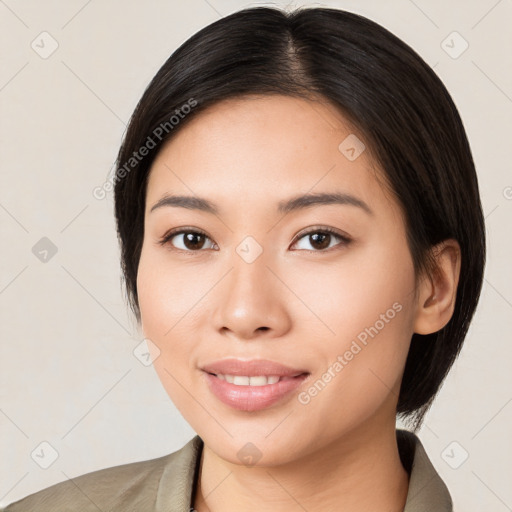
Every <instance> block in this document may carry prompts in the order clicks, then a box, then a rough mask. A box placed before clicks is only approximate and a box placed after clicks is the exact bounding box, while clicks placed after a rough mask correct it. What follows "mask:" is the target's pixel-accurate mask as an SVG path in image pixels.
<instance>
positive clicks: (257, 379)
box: [208, 372, 309, 386]
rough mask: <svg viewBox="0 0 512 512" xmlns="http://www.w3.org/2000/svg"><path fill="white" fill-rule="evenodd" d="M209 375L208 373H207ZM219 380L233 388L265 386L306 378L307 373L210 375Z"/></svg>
mask: <svg viewBox="0 0 512 512" xmlns="http://www.w3.org/2000/svg"><path fill="white" fill-rule="evenodd" d="M208 373H209V372H208ZM210 375H213V376H214V377H217V378H218V379H220V380H224V381H226V382H229V384H234V385H235V386H267V385H268V384H277V383H278V382H282V381H286V380H292V379H295V378H296V377H301V376H307V375H309V374H308V372H301V373H298V374H296V375H291V376H288V375H232V374H228V373H226V374H222V373H210Z"/></svg>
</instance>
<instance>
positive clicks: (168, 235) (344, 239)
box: [158, 227, 352, 253]
mask: <svg viewBox="0 0 512 512" xmlns="http://www.w3.org/2000/svg"><path fill="white" fill-rule="evenodd" d="M184 233H193V234H195V235H203V236H205V237H206V238H208V239H210V237H209V236H208V235H207V234H206V233H205V232H204V231H201V230H200V229H197V228H193V229H192V228H177V229H175V230H171V231H169V232H167V233H166V234H165V235H164V236H163V237H162V238H161V239H159V240H158V244H159V245H162V246H166V245H170V246H171V247H172V249H171V250H175V251H180V252H188V253H194V252H201V251H203V250H204V249H198V250H197V251H193V250H185V249H178V248H177V247H173V246H172V244H170V243H169V242H170V241H171V240H172V239H173V238H174V237H175V236H176V235H182V234H184ZM317 233H322V234H329V235H332V236H334V237H336V238H338V239H340V240H341V242H340V243H339V244H337V245H335V246H334V247H329V248H328V249H320V250H311V249H299V250H302V251H308V252H329V251H331V250H333V249H336V248H337V247H339V246H347V245H349V244H350V242H352V239H351V238H349V237H348V236H346V235H343V234H341V233H340V232H338V231H336V230H334V229H332V228H329V227H315V228H313V229H311V230H309V231H306V232H304V233H300V234H299V235H298V236H297V237H296V239H295V240H294V242H293V244H292V245H295V244H296V243H297V242H298V241H299V240H301V239H302V238H305V237H306V236H308V235H311V234H317ZM210 240H211V239H210Z"/></svg>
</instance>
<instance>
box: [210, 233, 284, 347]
mask: <svg viewBox="0 0 512 512" xmlns="http://www.w3.org/2000/svg"><path fill="white" fill-rule="evenodd" d="M270 260H271V254H270V253H268V254H267V252H266V251H264V250H263V247H262V246H261V245H260V244H258V243H257V242H256V241H255V240H254V239H252V237H246V238H245V239H244V240H243V241H242V242H241V243H240V244H239V245H238V246H237V247H236V248H235V251H234V252H233V253H232V256H231V258H230V260H229V264H230V267H231V268H232V270H231V272H229V275H228V276H226V277H227V279H226V283H225V285H224V287H223V294H222V297H221V298H220V300H219V301H218V304H217V314H216V323H217V327H218V328H220V329H228V330H230V331H232V332H233V334H234V335H236V336H237V337H239V338H251V337H253V336H256V335H257V334H258V332H257V331H258V329H260V328H262V327H265V328H267V329H265V330H269V329H270V330H272V331H277V332H280V333H282V331H283V329H286V328H287V325H288V321H289V315H288V312H287V311H286V307H285V304H284V302H285V297H284V296H283V290H282V289H280V287H279V282H278V279H276V277H275V276H274V274H273V272H271V271H270V270H269V268H267V265H268V266H270V267H272V262H271V261H270ZM275 334H276V333H275Z"/></svg>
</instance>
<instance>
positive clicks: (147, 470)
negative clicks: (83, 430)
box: [0, 436, 202, 512]
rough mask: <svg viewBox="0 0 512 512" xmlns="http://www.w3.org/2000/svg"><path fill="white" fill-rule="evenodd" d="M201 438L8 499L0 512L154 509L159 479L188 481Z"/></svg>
mask: <svg viewBox="0 0 512 512" xmlns="http://www.w3.org/2000/svg"><path fill="white" fill-rule="evenodd" d="M201 446H202V440H201V439H200V438H199V437H198V436H195V437H194V438H193V439H192V440H190V441H189V442H188V443H187V444H186V445H185V446H183V447H182V448H181V449H180V450H178V451H175V452H173V453H170V454H168V455H165V456H163V457H158V458H156V459H150V460H145V461H140V462H132V463H129V464H123V465H121V466H113V467H109V468H105V469H100V470H97V471H93V472H91V473H86V474H84V475H80V476H78V477H75V478H69V479H68V480H65V481H63V482H59V483H57V484H55V485H52V486H50V487H47V488H46V489H42V490H41V491H38V492H36V493H34V494H30V495H29V496H27V497H25V498H23V499H21V500H19V501H16V502H14V503H11V504H10V505H7V507H5V508H3V509H0V512H22V511H23V512H36V511H37V512H50V511H52V512H53V511H56V510H58V511H59V512H72V511H73V512H74V511H80V512H89V511H91V512H93V511H94V512H98V510H101V511H102V512H114V511H118V510H119V511H121V510H125V511H130V510H134V511H135V510H139V509H140V510H147V511H151V510H157V509H156V508H155V503H156V502H157V499H158V494H159V489H160V486H161V482H162V480H163V479H164V477H165V481H166V485H167V486H169V485H170V486H175V487H176V488H178V489H180V492H182V493H183V490H184V489H186V488H187V484H190V483H191V481H190V480H191V476H192V475H193V474H194V468H195V464H196V462H197V456H198V454H199V453H200V452H199V450H198V449H199V448H200V447H201Z"/></svg>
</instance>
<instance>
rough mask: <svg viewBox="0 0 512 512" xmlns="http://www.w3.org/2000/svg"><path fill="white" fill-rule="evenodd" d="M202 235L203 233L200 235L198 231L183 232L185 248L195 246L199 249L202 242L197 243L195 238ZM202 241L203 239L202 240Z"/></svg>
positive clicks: (193, 247) (194, 247)
mask: <svg viewBox="0 0 512 512" xmlns="http://www.w3.org/2000/svg"><path fill="white" fill-rule="evenodd" d="M202 237H203V235H201V234H200V233H186V234H185V246H186V247H187V249H197V248H199V249H200V248H201V247H202V246H203V244H202V243H200V242H199V243H198V242H197V239H198V238H202ZM203 243H204V240H203ZM198 246H199V247H198Z"/></svg>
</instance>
